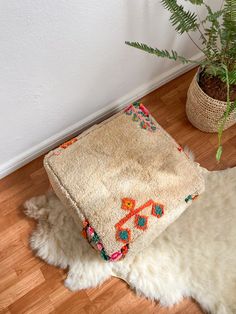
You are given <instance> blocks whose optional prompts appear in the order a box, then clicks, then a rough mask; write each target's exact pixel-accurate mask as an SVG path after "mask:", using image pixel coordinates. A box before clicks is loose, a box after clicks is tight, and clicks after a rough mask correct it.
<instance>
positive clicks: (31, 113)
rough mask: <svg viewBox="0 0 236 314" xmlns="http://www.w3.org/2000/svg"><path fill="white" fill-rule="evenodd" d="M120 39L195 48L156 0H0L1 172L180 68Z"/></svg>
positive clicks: (193, 51) (186, 51)
mask: <svg viewBox="0 0 236 314" xmlns="http://www.w3.org/2000/svg"><path fill="white" fill-rule="evenodd" d="M125 40H135V41H143V42H146V43H151V44H153V45H156V46H158V47H160V48H173V49H176V50H178V51H179V52H180V53H184V54H185V55H187V56H189V57H191V56H194V55H196V53H197V50H196V49H195V47H194V46H193V45H192V44H191V43H190V41H189V40H188V38H186V37H181V38H180V37H178V36H176V33H175V32H174V31H173V29H172V28H171V26H169V21H168V13H167V12H166V11H165V10H164V9H163V8H162V7H161V5H160V4H159V1H158V0H102V1H97V0H96V1H95V0H89V1H88V0H33V1H32V0H2V1H1V2H0V112H1V115H0V123H1V124H0V143H1V145H0V150H1V153H0V175H1V176H3V175H6V174H7V173H9V172H10V171H12V170H14V169H15V168H17V167H18V166H20V165H22V164H23V163H25V162H27V161H29V160H30V159H32V158H33V157H35V156H36V155H37V154H39V153H41V152H43V151H45V150H46V149H48V148H50V147H51V146H52V144H53V143H55V141H58V140H59V141H60V140H61V139H62V138H64V137H66V136H68V135H69V134H70V133H72V132H74V131H75V130H77V129H79V128H80V127H81V125H84V124H86V123H87V122H88V121H90V120H91V119H93V118H96V117H97V116H98V115H99V114H103V113H104V112H106V111H107V110H108V109H112V108H115V107H116V106H118V105H124V104H125V103H126V102H128V101H129V100H131V99H134V98H137V97H138V96H139V95H142V94H144V93H147V92H148V91H149V90H150V89H151V88H153V86H156V85H158V84H161V83H162V82H163V81H165V80H166V79H168V78H169V76H171V75H172V74H173V75H174V74H176V73H179V71H180V70H182V68H181V67H177V68H176V64H175V63H171V62H167V61H165V62H163V60H158V59H157V58H155V57H154V56H151V55H148V54H145V53H143V52H141V51H138V50H136V49H134V48H131V47H128V46H126V45H125V44H124V41H125ZM157 105H158V104H157Z"/></svg>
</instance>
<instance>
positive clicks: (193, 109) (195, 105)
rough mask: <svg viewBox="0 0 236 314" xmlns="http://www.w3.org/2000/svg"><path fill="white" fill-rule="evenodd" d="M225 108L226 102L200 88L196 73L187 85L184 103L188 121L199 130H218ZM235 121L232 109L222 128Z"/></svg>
mask: <svg viewBox="0 0 236 314" xmlns="http://www.w3.org/2000/svg"><path fill="white" fill-rule="evenodd" d="M225 110H226V102H224V101H220V100H216V99H214V98H211V97H210V96H208V95H207V94H206V93H204V92H203V90H202V89H201V88H200V86H199V84H198V74H196V75H195V76H194V78H193V80H192V82H191V84H190V86H189V89H188V94H187V103H186V114H187V117H188V119H189V121H190V122H191V123H192V125H194V126H195V127H196V128H198V129H199V130H201V131H204V132H209V133H214V132H218V127H219V121H220V118H221V117H222V116H223V113H224V112H225ZM235 123H236V114H235V111H233V112H232V113H231V114H230V115H229V117H228V118H227V120H226V123H225V126H224V130H226V129H228V128H229V127H230V126H232V125H233V124H235Z"/></svg>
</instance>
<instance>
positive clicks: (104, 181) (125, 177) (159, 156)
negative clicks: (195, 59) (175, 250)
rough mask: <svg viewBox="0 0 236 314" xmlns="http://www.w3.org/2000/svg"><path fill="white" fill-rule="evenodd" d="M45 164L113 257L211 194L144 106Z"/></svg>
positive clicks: (98, 127)
mask: <svg viewBox="0 0 236 314" xmlns="http://www.w3.org/2000/svg"><path fill="white" fill-rule="evenodd" d="M45 166H46V167H47V168H48V169H50V171H52V172H53V174H54V176H55V177H56V178H57V181H58V184H60V186H61V188H62V189H63V190H64V191H65V192H66V195H67V197H68V198H70V201H71V202H72V203H73V204H74V206H76V208H77V210H78V213H79V215H80V217H81V219H82V220H84V224H85V231H86V232H89V233H90V235H91V237H94V236H95V237H97V240H96V239H95V240H96V241H95V243H96V244H97V246H98V248H99V243H100V242H102V244H101V245H102V247H101V249H103V248H104V250H105V252H106V254H107V255H108V256H111V255H112V254H113V253H114V252H120V250H121V248H122V247H123V248H126V247H127V245H129V244H130V243H132V242H133V241H135V240H136V239H137V238H139V237H140V236H142V234H143V232H146V231H148V230H149V229H152V230H153V228H157V229H158V225H161V224H162V223H165V216H166V214H168V213H169V214H170V213H171V211H173V210H174V209H175V208H177V207H178V206H179V205H180V204H181V203H183V202H187V201H188V200H189V199H193V198H194V197H195V196H197V195H198V194H199V193H201V192H202V191H203V189H204V180H203V177H202V176H201V174H200V173H199V171H198V169H197V168H196V166H195V165H194V163H193V162H192V161H191V160H190V159H189V158H188V157H187V156H186V155H185V153H184V151H183V149H182V148H181V147H180V146H179V145H178V144H177V143H176V142H175V141H174V140H173V139H172V138H171V137H170V136H169V135H168V134H167V133H166V132H165V131H164V130H163V129H162V128H161V127H160V126H159V124H158V123H157V122H156V121H155V120H154V119H153V118H152V117H151V115H150V114H149V112H148V111H147V109H146V108H145V107H144V106H143V105H142V104H141V105H140V104H139V103H136V104H134V105H131V106H130V107H128V108H127V109H126V110H125V111H122V112H121V113H119V114H117V115H115V116H113V117H112V118H110V119H108V120H106V121H105V122H103V123H101V124H99V125H96V126H94V127H93V128H91V129H89V130H88V131H87V132H85V133H82V134H81V135H80V136H78V137H77V138H75V139H72V140H71V141H69V142H67V143H65V144H63V145H61V147H59V148H58V149H56V150H54V151H52V152H50V153H49V154H48V155H47V157H46V158H45ZM95 230H96V232H95ZM100 239H102V241H100Z"/></svg>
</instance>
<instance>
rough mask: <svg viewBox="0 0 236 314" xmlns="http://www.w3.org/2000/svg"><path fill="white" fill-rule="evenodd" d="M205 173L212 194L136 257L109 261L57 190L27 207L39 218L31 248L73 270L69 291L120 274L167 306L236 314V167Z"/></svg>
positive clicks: (31, 213) (204, 195)
mask: <svg viewBox="0 0 236 314" xmlns="http://www.w3.org/2000/svg"><path fill="white" fill-rule="evenodd" d="M204 173H205V176H206V191H205V193H204V194H202V195H201V196H200V197H199V199H198V200H197V201H196V202H194V203H193V204H192V205H191V206H190V207H189V208H188V209H187V210H186V211H185V213H184V214H183V215H182V216H181V217H180V218H179V219H178V220H177V221H176V222H175V223H173V224H172V225H171V226H169V227H168V229H167V230H166V231H165V232H163V233H162V234H161V235H160V236H159V237H158V238H157V239H156V240H155V241H154V242H153V243H152V244H151V245H150V246H149V247H148V248H147V249H146V250H145V251H143V252H142V253H139V254H138V255H137V256H136V257H127V258H126V259H124V260H123V261H120V262H116V263H111V262H105V261H103V260H102V259H101V258H100V257H99V256H98V255H97V253H96V252H95V251H94V250H93V249H91V247H90V246H89V244H88V243H87V242H86V240H84V239H83V238H82V237H81V235H80V233H79V232H78V228H77V227H76V225H75V223H74V221H73V219H72V218H71V217H70V216H69V215H68V214H67V211H66V209H65V208H64V206H63V205H62V204H61V202H60V201H59V200H58V198H57V197H56V196H55V194H54V193H52V192H51V193H49V194H48V195H45V196H41V197H35V198H32V199H31V200H29V201H27V202H26V204H25V207H26V214H27V215H28V216H30V217H32V218H34V219H36V220H38V226H37V229H36V230H35V231H34V232H33V234H32V236H31V239H30V246H31V248H32V249H33V250H34V251H35V252H36V254H37V256H39V257H41V258H42V259H43V260H44V261H46V262H47V263H49V264H52V265H55V266H59V267H61V268H66V267H68V269H69V270H68V276H67V279H66V280H65V286H66V287H68V288H69V289H70V290H73V291H75V290H80V289H86V288H90V287H95V286H97V285H99V284H101V283H102V282H104V281H105V280H107V279H108V278H109V277H110V276H117V277H120V278H122V279H123V280H125V281H126V282H127V283H128V284H129V285H130V287H131V288H133V289H134V290H135V291H136V292H137V293H138V294H139V295H144V296H145V297H147V298H150V299H152V300H157V301H160V303H161V304H162V305H163V306H171V305H173V304H175V303H177V302H179V301H181V300H182V299H183V297H193V298H194V299H195V300H196V301H197V302H199V303H200V305H201V306H202V308H203V309H204V310H205V311H209V312H210V313H217V314H226V313H227V314H229V313H236V193H235V191H236V179H235V178H236V168H232V169H228V170H224V171H217V172H216V171H215V172H208V171H206V170H205V171H204Z"/></svg>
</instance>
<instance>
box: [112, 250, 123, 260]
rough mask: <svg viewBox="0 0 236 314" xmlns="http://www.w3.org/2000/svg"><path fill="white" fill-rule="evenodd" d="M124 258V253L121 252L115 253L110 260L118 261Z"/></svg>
mask: <svg viewBox="0 0 236 314" xmlns="http://www.w3.org/2000/svg"><path fill="white" fill-rule="evenodd" d="M121 257H122V253H121V252H120V251H118V252H115V253H113V254H112V255H111V257H110V259H111V260H112V261H118V260H119V259H120V258H121Z"/></svg>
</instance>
